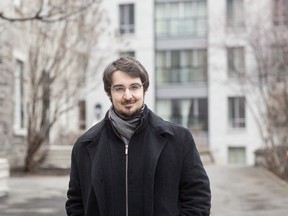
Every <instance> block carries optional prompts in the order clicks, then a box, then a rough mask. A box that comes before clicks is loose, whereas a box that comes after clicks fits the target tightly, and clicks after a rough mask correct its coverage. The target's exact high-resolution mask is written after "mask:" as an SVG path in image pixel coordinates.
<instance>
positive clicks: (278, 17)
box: [273, 0, 288, 25]
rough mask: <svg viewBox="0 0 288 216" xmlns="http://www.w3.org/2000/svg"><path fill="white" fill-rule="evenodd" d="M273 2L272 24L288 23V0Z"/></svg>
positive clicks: (275, 0)
mask: <svg viewBox="0 0 288 216" xmlns="http://www.w3.org/2000/svg"><path fill="white" fill-rule="evenodd" d="M273 2H274V4H273V15H274V24H275V25H288V0H274V1H273Z"/></svg>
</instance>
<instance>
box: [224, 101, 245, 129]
mask: <svg viewBox="0 0 288 216" xmlns="http://www.w3.org/2000/svg"><path fill="white" fill-rule="evenodd" d="M228 109H229V111H228V112H229V113H228V115H229V126H230V127H232V128H244V127H245V126H246V124H245V115H246V114H245V98H244V97H229V98H228Z"/></svg>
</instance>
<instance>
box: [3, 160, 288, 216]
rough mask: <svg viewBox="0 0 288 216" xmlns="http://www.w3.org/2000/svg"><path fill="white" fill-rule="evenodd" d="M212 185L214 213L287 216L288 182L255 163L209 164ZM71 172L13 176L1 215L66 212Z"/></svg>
mask: <svg viewBox="0 0 288 216" xmlns="http://www.w3.org/2000/svg"><path fill="white" fill-rule="evenodd" d="M206 169H207V172H208V174H209V177H210V180H211V186H212V196H213V199H212V206H213V207H212V213H211V216H286V215H288V184H287V183H283V182H282V181H279V179H278V178H275V177H274V176H273V175H271V174H269V173H268V172H267V171H265V170H263V169H260V168H255V167H218V166H214V165H207V166H206ZM67 185H68V176H25V177H11V178H10V180H9V186H10V194H9V196H8V197H6V198H2V199H0V215H1V216H65V215H66V214H65V211H64V204H65V201H66V190H67Z"/></svg>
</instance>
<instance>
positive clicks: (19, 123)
mask: <svg viewBox="0 0 288 216" xmlns="http://www.w3.org/2000/svg"><path fill="white" fill-rule="evenodd" d="M23 73H24V71H23V62H21V61H19V60H17V62H16V69H15V72H14V129H15V132H16V133H17V132H19V130H21V129H24V128H25V104H24V74H23ZM20 133H21V132H20Z"/></svg>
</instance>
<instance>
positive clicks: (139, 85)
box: [110, 83, 145, 95]
mask: <svg viewBox="0 0 288 216" xmlns="http://www.w3.org/2000/svg"><path fill="white" fill-rule="evenodd" d="M144 84H145V83H142V84H140V83H132V84H131V85H130V86H129V87H125V86H123V85H115V86H112V87H111V88H110V89H111V90H112V91H113V92H115V93H116V94H119V95H124V94H125V92H126V90H127V89H129V92H130V93H131V94H137V93H138V91H139V90H141V88H142V87H143V86H144ZM135 85H137V86H135ZM115 87H116V88H117V87H118V88H119V89H118V90H115ZM132 87H137V89H135V90H131V88H132ZM122 91H123V92H122Z"/></svg>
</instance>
